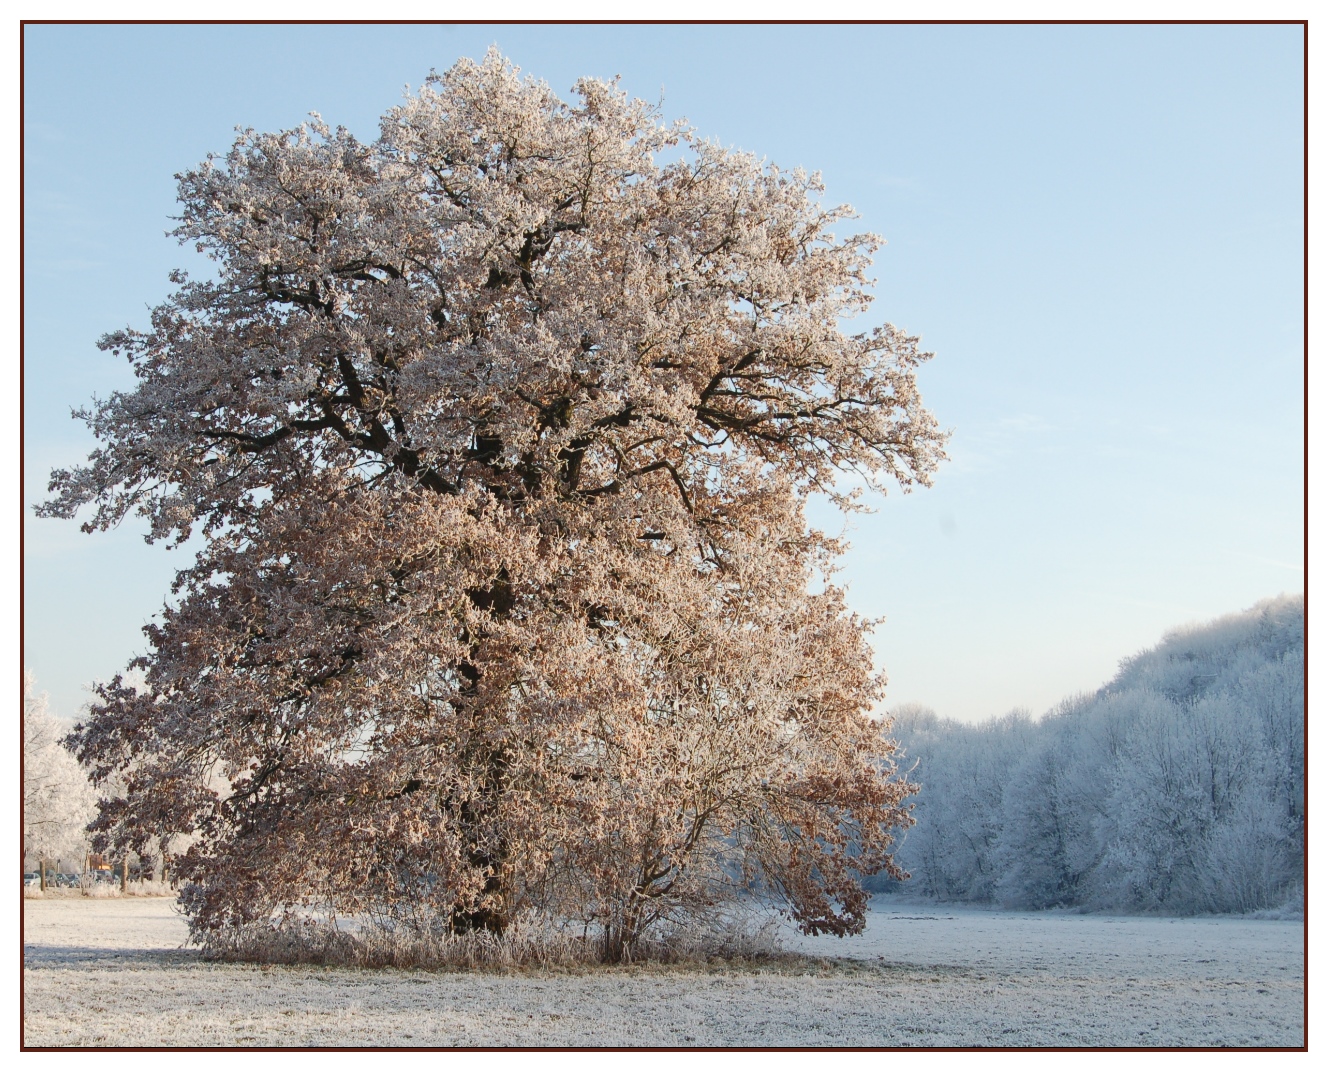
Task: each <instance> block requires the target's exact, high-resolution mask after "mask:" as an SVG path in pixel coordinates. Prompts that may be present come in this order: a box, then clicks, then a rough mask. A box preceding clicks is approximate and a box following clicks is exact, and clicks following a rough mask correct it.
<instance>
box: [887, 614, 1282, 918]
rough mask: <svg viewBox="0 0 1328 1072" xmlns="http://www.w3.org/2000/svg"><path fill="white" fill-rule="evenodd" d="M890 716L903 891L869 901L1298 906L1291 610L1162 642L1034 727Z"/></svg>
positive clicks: (892, 885)
mask: <svg viewBox="0 0 1328 1072" xmlns="http://www.w3.org/2000/svg"><path fill="white" fill-rule="evenodd" d="M892 715H893V717H894V728H893V731H892V733H893V735H894V736H895V737H896V738H897V739H898V740H899V742H900V744H901V745H902V746H903V748H904V752H905V759H904V761H903V766H904V768H905V769H907V768H908V767H909V766H910V765H911V764H913V763H914V762H916V767H915V769H914V770H913V774H912V780H913V781H915V782H917V783H920V784H921V786H922V791H921V793H920V794H919V795H918V796H917V797H915V798H914V799H915V801H916V808H915V810H914V816H915V818H916V819H917V825H916V826H915V827H913V828H912V829H911V830H909V831H908V833H907V835H906V836H905V838H904V840H903V844H902V846H901V847H900V849H899V852H898V853H897V856H896V859H897V860H898V861H899V863H900V864H901V865H902V866H903V867H904V868H905V869H906V870H908V871H910V872H911V873H912V878H911V879H910V880H909V881H908V882H904V883H896V882H893V881H891V880H889V879H882V878H878V879H875V880H873V881H874V883H875V884H876V888H877V889H878V890H881V891H882V892H898V893H911V894H915V895H916V894H920V895H923V896H926V897H930V898H935V899H937V900H942V901H967V902H989V903H997V904H1000V905H1003V906H1005V907H1009V908H1050V907H1056V906H1063V907H1070V906H1079V907H1082V908H1085V909H1090V910H1102V911H1112V912H1165V913H1174V914H1190V913H1196V912H1249V911H1254V910H1259V909H1273V908H1278V907H1280V906H1283V905H1286V904H1288V903H1289V902H1290V903H1295V902H1298V901H1299V899H1300V898H1301V897H1302V890H1301V877H1302V864H1303V860H1304V825H1305V813H1304V801H1305V733H1304V720H1305V605H1304V599H1303V597H1300V596H1295V597H1286V596H1283V597H1281V598H1278V599H1274V600H1269V601H1267V602H1264V603H1260V604H1259V605H1257V606H1255V607H1254V608H1252V609H1251V610H1248V611H1246V612H1244V613H1242V614H1235V615H1231V616H1229V617H1226V618H1221V619H1219V620H1217V621H1215V622H1212V623H1210V624H1208V625H1205V626H1202V627H1195V628H1187V629H1181V630H1177V631H1175V632H1172V633H1170V634H1168V635H1167V636H1166V637H1165V638H1164V639H1163V640H1162V642H1161V644H1159V645H1158V646H1157V647H1156V648H1154V649H1152V650H1149V651H1145V652H1142V653H1140V654H1139V655H1136V656H1134V657H1133V658H1130V659H1127V660H1125V661H1124V662H1123V663H1122V664H1121V668H1120V672H1119V673H1118V674H1117V675H1116V677H1115V678H1114V679H1113V680H1112V681H1111V682H1110V683H1109V684H1108V685H1106V686H1105V687H1104V688H1102V689H1100V690H1099V691H1098V692H1097V693H1096V694H1094V695H1091V696H1078V697H1074V698H1072V699H1069V700H1066V701H1064V702H1063V703H1062V704H1060V706H1059V707H1057V708H1056V709H1054V710H1053V711H1051V712H1050V713H1049V714H1047V715H1046V716H1045V717H1044V718H1042V719H1041V720H1039V721H1036V722H1035V721H1033V720H1031V719H1030V718H1029V717H1028V716H1027V715H1026V714H1023V713H1019V712H1014V713H1011V714H1009V715H1006V716H1004V717H1002V718H995V719H992V720H990V721H988V722H985V723H982V724H979V725H970V724H964V723H960V722H955V721H952V720H949V719H942V718H938V717H937V716H936V714H935V713H933V712H932V711H930V710H927V709H926V708H921V707H915V706H907V707H901V708H898V709H896V710H895V711H893V712H892Z"/></svg>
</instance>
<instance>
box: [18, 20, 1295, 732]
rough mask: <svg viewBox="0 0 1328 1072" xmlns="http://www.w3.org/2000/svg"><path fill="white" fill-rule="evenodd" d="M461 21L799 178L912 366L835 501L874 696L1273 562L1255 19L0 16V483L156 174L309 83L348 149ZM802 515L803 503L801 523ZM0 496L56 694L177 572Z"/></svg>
mask: <svg viewBox="0 0 1328 1072" xmlns="http://www.w3.org/2000/svg"><path fill="white" fill-rule="evenodd" d="M493 43H496V44H497V45H498V46H499V47H500V48H501V49H502V50H503V51H504V52H505V53H506V54H507V55H508V56H509V57H510V58H511V59H512V60H513V61H514V62H515V63H517V64H518V65H519V66H521V67H522V68H523V69H524V71H525V72H527V73H529V74H533V75H535V76H536V77H539V78H542V79H544V80H546V81H547V82H549V84H550V85H551V86H552V87H553V88H554V90H555V91H557V92H559V93H561V94H563V95H568V91H569V89H570V86H571V84H572V83H573V81H575V80H576V78H578V77H580V76H582V75H595V76H601V77H612V76H613V75H615V74H619V75H621V76H622V82H623V86H624V88H625V89H626V90H627V91H628V92H630V93H632V94H633V95H635V96H640V97H644V98H646V99H649V100H651V101H654V100H658V99H659V97H660V95H661V91H662V93H663V98H664V103H663V107H664V113H665V115H666V116H667V117H668V118H676V117H678V116H685V117H686V118H687V119H689V120H690V121H691V123H692V124H693V126H694V127H696V128H697V129H698V130H699V131H700V132H702V133H703V134H705V135H707V136H710V137H713V138H716V139H718V140H719V141H721V142H724V143H726V144H732V145H737V146H740V147H742V148H744V149H749V150H752V151H754V152H756V153H758V154H760V155H763V156H766V157H768V158H769V159H770V160H771V161H772V162H775V163H778V164H780V165H781V166H795V165H802V166H805V167H807V168H809V169H816V170H820V171H822V172H823V173H824V176H825V180H826V183H827V186H828V193H827V198H828V199H829V200H832V201H835V202H840V201H847V202H849V203H850V204H852V205H853V206H854V207H855V208H856V209H857V210H858V212H859V213H860V214H861V217H862V220H861V223H860V227H861V229H866V230H872V231H875V232H877V233H878V234H881V235H883V236H884V237H885V238H886V240H887V242H888V245H887V246H886V247H885V248H884V249H883V250H882V251H881V252H880V254H879V255H878V257H877V260H876V273H875V274H876V276H877V279H878V281H879V282H878V285H877V287H876V293H877V295H878V298H877V302H876V305H875V307H874V308H873V311H872V312H871V314H869V317H868V318H867V319H866V320H865V321H864V322H863V325H862V326H864V327H865V326H869V325H870V324H871V323H873V322H880V321H885V320H889V321H891V322H893V323H895V324H898V325H899V326H901V327H903V328H906V329H907V330H909V331H910V332H913V333H916V334H920V335H921V336H922V338H923V342H924V344H925V345H926V346H927V348H928V349H931V350H934V351H935V352H936V359H935V361H934V362H933V363H932V364H931V365H930V366H928V367H927V368H926V369H925V370H924V371H923V373H922V376H921V384H922V388H923V396H924V398H925V399H926V401H927V403H928V405H929V406H930V407H931V408H932V409H933V411H934V412H935V413H936V414H937V417H938V418H939V420H940V421H941V423H942V424H943V425H944V426H945V427H948V428H951V429H953V431H954V438H953V440H952V443H951V449H950V453H951V456H952V460H951V461H950V462H949V463H948V464H947V465H945V466H943V467H942V469H941V471H940V474H939V476H938V479H937V481H936V486H935V487H934V488H932V489H930V490H921V491H918V492H915V493H913V494H911V495H908V496H904V495H898V494H892V495H890V496H889V497H888V498H887V499H886V500H884V501H881V502H878V503H876V504H875V505H876V506H878V507H879V510H878V512H877V513H876V514H874V515H872V516H868V517H859V518H855V519H854V521H853V527H852V529H851V531H850V539H851V541H852V544H853V548H852V551H851V552H850V553H849V554H848V556H847V557H846V559H845V561H844V570H843V573H842V574H841V578H840V579H841V580H842V581H844V582H846V583H847V584H848V586H849V592H850V601H851V603H852V604H853V605H854V607H855V608H856V609H857V610H859V611H860V612H862V613H863V614H866V615H869V616H879V615H885V616H886V619H887V620H886V622H885V624H884V625H883V626H882V627H881V628H880V629H879V630H878V631H877V634H876V651H877V661H878V664H879V665H880V666H882V667H884V668H885V669H886V670H887V672H888V673H889V675H890V689H889V697H888V700H887V705H894V704H897V703H903V702H910V701H911V702H920V703H925V704H928V705H930V706H932V707H934V708H935V709H936V710H937V711H938V712H939V713H941V714H943V715H949V716H952V717H956V718H963V719H977V718H982V717H985V716H987V715H990V714H999V713H1002V712H1004V711H1006V710H1008V709H1010V708H1012V707H1015V706H1022V707H1027V708H1029V709H1031V710H1032V711H1033V712H1034V713H1035V714H1038V713H1041V712H1042V711H1044V710H1046V709H1047V708H1048V707H1050V706H1051V705H1052V704H1054V703H1055V702H1056V701H1057V700H1058V699H1060V698H1061V697H1062V696H1064V695H1066V694H1067V693H1071V692H1075V691H1080V690H1091V689H1094V688H1097V687H1098V686H1099V685H1101V684H1102V683H1103V682H1104V681H1106V680H1107V679H1108V678H1109V677H1110V676H1111V675H1112V673H1113V672H1114V670H1115V666H1116V663H1117V661H1118V660H1119V659H1121V658H1122V657H1124V656H1127V655H1130V654H1132V653H1134V652H1135V651H1137V650H1139V649H1140V648H1143V647H1145V646H1149V645H1151V644H1153V643H1155V642H1156V641H1157V640H1158V639H1159V637H1160V636H1161V634H1162V633H1163V632H1164V631H1165V630H1167V629H1169V628H1171V627H1173V626H1176V625H1180V624H1183V623H1185V622H1189V621H1195V620H1200V619H1205V618H1208V617H1212V616H1216V615H1218V614H1222V613H1227V612H1230V611H1235V610H1238V609H1241V608H1244V607H1246V606H1249V605H1250V604H1251V603H1253V602H1255V601H1256V600H1259V599H1261V598H1265V597H1268V596H1273V595H1276V594H1278V593H1279V592H1292V591H1301V590H1303V584H1304V579H1303V573H1302V568H1301V563H1302V556H1303V522H1304V508H1303V503H1302V486H1303V485H1302V481H1303V473H1304V468H1303V443H1304V438H1303V435H1304V433H1303V422H1302V404H1303V397H1304V394H1303V392H1304V385H1303V374H1302V370H1303V357H1302V354H1303V350H1302V338H1303V330H1302V324H1303V298H1302V294H1303V290H1302V235H1303V213H1302V177H1303V146H1302V129H1303V109H1302V93H1303V88H1302V87H1303V77H1304V69H1303V63H1302V36H1301V30H1300V28H1299V27H1293V26H1264V27H1257V26H1256V27H1251V26H1226V27H1222V26H1212V27H1193V26H1169V27H1168V26H1139V27H1112V26H1103V27H1063V26H1058V27H1051V26H1047V27H1019V26H990V27H978V26H970V27H956V26H932V27H913V26H898V27H888V26H887V27H659V28H649V27H586V28H582V27H509V26H493V27H476V26H472V27H217V28H210V27H62V26H37V27H28V28H27V30H26V34H25V46H26V52H25V64H26V66H25V73H24V77H25V93H26V98H25V104H24V108H25V112H24V117H25V122H26V132H25V136H26V143H25V152H26V157H25V193H26V201H25V218H24V222H25V229H26V230H25V237H26V248H25V264H24V269H25V278H26V295H25V309H24V312H25V329H26V335H25V341H26V350H25V374H26V380H25V394H24V404H25V413H26V433H25V436H26V438H25V445H26V456H25V468H24V474H25V482H26V483H25V491H24V494H25V500H26V502H28V503H29V504H31V503H33V502H35V501H38V500H39V499H41V498H42V497H43V496H44V493H45V483H46V478H47V474H48V473H49V471H50V469H51V467H52V466H56V465H68V464H71V463H75V462H77V461H79V460H80V459H81V458H83V457H84V456H85V455H86V454H87V451H88V450H89V449H90V447H91V445H92V441H91V438H90V436H88V434H87V433H86V431H84V430H83V428H82V426H81V425H80V424H76V423H75V422H73V421H71V420H70V419H69V416H68V413H69V409H70V407H71V406H75V405H79V404H81V403H83V402H84V401H86V400H87V399H88V398H89V397H90V396H91V395H92V394H93V393H99V394H104V393H107V392H109V391H112V390H115V389H118V388H126V387H129V386H130V382H131V381H130V378H129V376H128V374H127V369H126V368H125V367H122V366H121V365H120V364H119V363H117V362H116V360H115V359H113V358H111V357H110V356H108V355H104V354H102V353H101V352H99V351H98V350H97V349H96V348H95V345H94V343H95V341H96V339H97V337H98V336H99V335H100V334H102V333H103V332H105V331H108V330H112V329H115V328H118V327H122V326H124V325H126V324H134V325H138V326H143V325H145V324H146V321H147V310H148V307H149V306H150V305H152V304H155V303H156V302H158V301H160V300H162V299H163V298H164V297H165V296H166V294H167V293H168V291H169V289H170V285H169V283H168V282H167V280H166V273H167V272H168V271H169V270H170V269H171V268H172V267H174V266H177V265H178V266H189V265H190V264H192V263H193V262H194V258H195V254H193V253H192V251H189V250H184V249H181V248H180V247H179V246H177V245H176V244H175V242H174V241H173V240H171V239H168V238H166V237H164V232H165V231H166V230H167V229H168V228H169V227H170V226H171V222H170V220H169V218H168V217H169V216H170V215H171V214H172V213H173V212H174V210H175V204H174V197H175V187H174V180H173V178H172V175H173V174H174V173H175V172H177V171H180V170H183V169H185V168H188V167H192V166H193V165H194V164H196V163H197V162H198V161H200V160H201V159H202V158H203V157H204V156H205V154H206V153H207V152H208V151H216V152H223V151H224V150H226V149H227V148H228V147H229V145H230V143H231V140H232V138H233V129H234V127H235V126H237V125H239V126H252V127H256V128H259V129H265V130H271V129H277V128H285V127H290V126H294V125H297V124H298V123H299V122H300V121H301V119H302V118H304V116H305V115H306V113H307V112H309V111H311V110H317V111H318V112H320V113H321V114H322V115H323V116H324V118H325V119H326V120H327V121H328V122H330V123H332V124H333V125H337V124H341V125H345V126H347V127H348V128H350V129H351V130H352V131H353V132H355V133H356V134H357V135H359V136H360V137H362V138H365V139H371V138H372V137H374V135H375V133H376V130H377V119H378V117H379V115H381V114H382V112H383V111H385V110H386V109H387V108H389V107H391V106H392V105H393V104H395V103H396V102H397V101H398V100H399V99H400V97H401V93H402V91H403V88H404V87H405V86H406V85H407V84H409V85H411V86H418V85H419V84H420V82H421V81H422V80H423V78H424V77H425V75H427V73H428V72H429V70H430V69H431V68H437V69H438V70H443V69H445V68H447V67H448V66H450V65H451V64H452V63H453V62H454V61H455V60H456V59H457V58H458V57H460V56H472V57H476V58H478V57H479V56H480V55H481V54H482V53H483V52H484V50H485V49H486V48H487V47H488V46H489V45H490V44H493ZM817 519H818V521H819V522H821V523H822V524H825V525H832V526H834V527H835V528H836V530H837V528H838V524H839V523H838V522H837V521H835V520H834V519H833V518H831V517H829V516H827V515H825V514H824V513H818V515H817ZM141 531H142V529H141V528H134V527H132V526H131V525H130V524H128V523H126V525H125V526H124V528H123V529H122V530H120V531H117V532H115V533H111V534H98V535H93V536H88V535H85V534H83V533H80V532H79V531H78V527H77V525H76V524H75V523H73V522H61V521H49V520H35V519H33V518H31V515H30V512H29V516H28V520H27V529H26V532H27V549H26V558H25V562H24V571H25V574H24V575H25V583H26V608H25V619H24V625H25V640H26V663H27V665H28V666H29V667H30V668H31V669H32V670H33V671H34V672H35V673H36V675H37V678H38V684H39V685H40V686H41V687H43V688H45V689H48V690H49V691H50V693H51V698H52V703H53V707H54V708H55V710H56V713H58V714H60V715H63V716H66V717H72V716H74V715H75V714H76V713H77V709H78V707H79V705H80V704H81V703H83V702H84V701H85V700H86V694H85V693H84V692H83V691H82V685H83V684H84V683H86V682H89V681H91V680H93V679H95V678H105V677H109V676H111V675H112V674H114V673H115V672H117V671H118V670H119V669H121V668H122V667H123V664H124V663H125V662H126V661H127V659H128V658H129V657H130V655H131V654H132V653H134V652H136V651H141V650H142V649H143V647H144V645H145V643H146V642H145V640H144V638H143V637H142V635H141V633H140V632H139V630H140V628H141V626H142V624H143V623H144V621H146V620H147V619H148V618H149V617H150V616H151V615H152V614H153V613H155V611H156V610H158V609H159V608H160V606H161V604H162V600H163V598H164V597H165V595H166V593H167V590H168V587H169V582H170V578H171V575H172V571H173V570H174V569H175V568H177V567H178V566H179V565H182V564H183V563H182V562H181V561H180V556H179V555H178V554H176V555H174V556H172V555H171V554H170V553H168V552H166V551H165V550H163V549H162V548H161V547H148V546H145V544H144V543H143V540H142V537H141Z"/></svg>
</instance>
